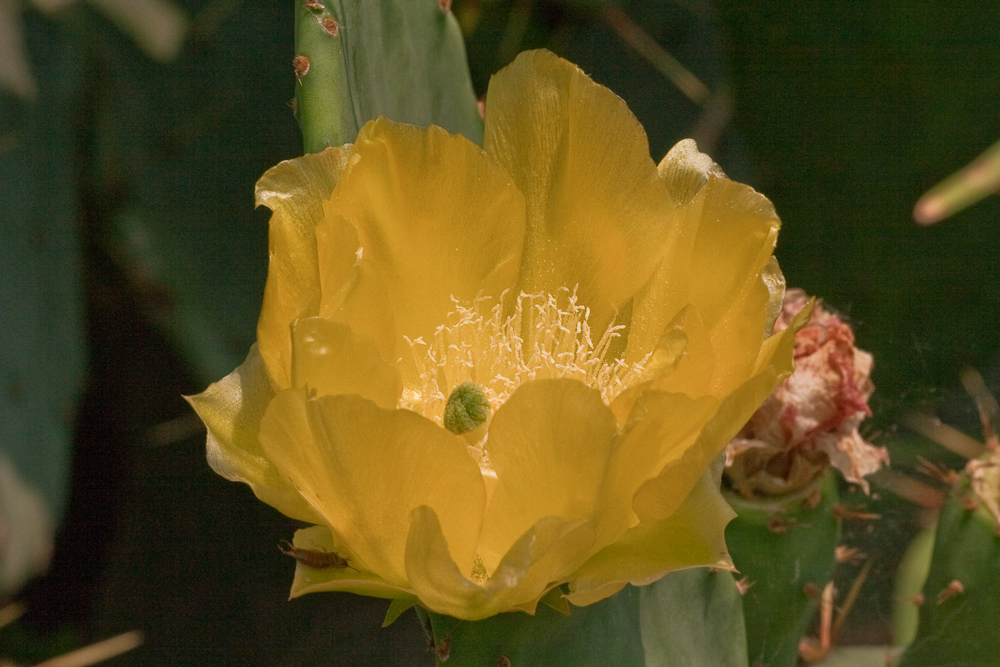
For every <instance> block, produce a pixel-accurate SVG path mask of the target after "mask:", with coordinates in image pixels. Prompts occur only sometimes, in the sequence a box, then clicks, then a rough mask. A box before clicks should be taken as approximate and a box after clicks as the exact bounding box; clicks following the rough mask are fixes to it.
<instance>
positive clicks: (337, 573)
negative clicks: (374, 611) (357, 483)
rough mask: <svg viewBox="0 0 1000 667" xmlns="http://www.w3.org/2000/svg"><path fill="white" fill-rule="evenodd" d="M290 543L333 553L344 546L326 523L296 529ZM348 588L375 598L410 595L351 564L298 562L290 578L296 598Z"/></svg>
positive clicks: (341, 550) (339, 552) (340, 550)
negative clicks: (328, 564) (310, 565)
mask: <svg viewBox="0 0 1000 667" xmlns="http://www.w3.org/2000/svg"><path fill="white" fill-rule="evenodd" d="M292 543H293V544H294V545H295V547H296V548H297V549H310V550H313V551H319V552H325V553H336V554H338V555H341V554H342V553H343V551H344V549H345V547H344V543H343V540H341V539H334V536H333V534H332V533H331V532H330V529H329V528H327V527H326V526H310V527H309V528H302V529H300V530H297V531H295V538H294V539H293V541H292ZM333 591H350V592H351V593H357V594H358V595H370V596H372V597H377V598H393V599H406V598H412V597H413V596H412V594H411V593H410V592H409V591H408V590H407V589H404V588H399V587H397V586H392V585H390V584H388V583H386V582H385V581H383V580H382V579H380V578H379V577H378V576H376V575H374V574H371V573H370V572H361V571H359V570H358V569H357V568H356V567H354V564H353V563H349V566H348V567H345V568H332V567H324V568H312V567H307V566H305V565H303V564H302V563H299V562H297V563H296V564H295V578H294V579H293V580H292V592H291V597H293V598H297V597H299V596H300V595H305V594H307V593H319V592H333Z"/></svg>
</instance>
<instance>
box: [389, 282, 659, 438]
mask: <svg viewBox="0 0 1000 667" xmlns="http://www.w3.org/2000/svg"><path fill="white" fill-rule="evenodd" d="M489 301H490V299H488V298H481V299H477V300H476V301H475V302H473V303H472V304H471V305H466V304H461V303H458V302H457V301H456V302H455V309H454V310H453V311H452V312H451V313H450V314H449V315H448V318H447V321H446V322H445V323H444V324H442V325H441V326H439V327H438V328H437V330H436V331H435V332H434V336H433V339H432V340H431V341H430V342H427V341H424V340H423V339H422V338H417V339H416V340H410V339H408V338H407V339H406V342H407V343H408V344H409V346H410V351H411V354H412V355H413V361H414V364H415V366H416V369H417V372H418V375H419V384H418V385H417V386H408V387H406V388H405V389H404V391H403V397H402V401H401V405H400V407H402V408H407V409H410V410H413V411H415V412H418V413H420V414H422V415H424V416H425V417H427V418H428V419H433V420H434V421H436V422H438V423H441V415H442V414H443V411H444V406H445V402H446V401H447V398H448V396H449V395H450V393H451V391H452V389H454V388H455V387H456V386H458V385H459V384H461V383H463V382H474V383H475V384H476V385H478V386H479V387H480V388H481V389H482V390H483V392H484V393H485V394H486V397H487V398H488V399H489V402H490V408H491V412H492V413H494V414H495V413H496V411H497V409H499V408H500V406H501V405H503V403H504V402H505V401H506V400H507V399H508V398H509V397H510V395H511V394H512V393H514V390H515V389H517V387H519V386H520V385H521V384H522V383H524V382H528V381H530V380H538V379H545V378H571V379H575V380H579V381H581V382H583V383H585V384H586V385H588V386H590V387H593V388H594V389H597V390H598V391H600V392H601V398H602V399H603V400H604V402H605V403H606V404H608V403H610V402H611V401H612V400H614V398H615V397H616V396H618V394H619V393H621V392H622V390H624V389H625V388H626V387H628V386H629V385H630V384H633V383H635V382H636V381H637V380H638V379H639V377H640V375H641V374H642V369H643V366H644V364H643V363H641V362H640V363H634V364H627V363H625V362H624V361H622V360H621V359H615V358H611V359H608V358H606V357H607V356H608V350H609V349H610V347H611V344H612V343H613V342H614V340H615V339H616V338H617V337H618V336H620V335H621V330H622V329H623V328H624V327H622V326H620V325H619V326H611V327H608V329H607V330H605V331H604V333H603V334H602V335H601V337H600V339H599V340H598V341H597V343H596V344H595V343H594V340H593V337H592V335H591V330H590V326H589V324H588V322H587V318H588V317H589V315H590V311H589V309H588V308H586V307H585V306H582V305H580V304H579V303H578V300H577V296H576V292H575V290H573V291H570V290H569V289H566V288H562V289H560V290H558V291H557V292H556V293H555V294H525V293H523V292H522V293H521V294H520V295H519V296H518V297H517V299H516V301H515V303H514V304H513V309H512V312H511V313H510V314H509V315H506V316H505V315H504V310H505V308H504V305H505V303H506V302H507V294H506V293H505V294H504V295H502V296H501V297H500V300H499V303H496V304H494V305H493V306H492V307H490V306H489V305H488V302H489Z"/></svg>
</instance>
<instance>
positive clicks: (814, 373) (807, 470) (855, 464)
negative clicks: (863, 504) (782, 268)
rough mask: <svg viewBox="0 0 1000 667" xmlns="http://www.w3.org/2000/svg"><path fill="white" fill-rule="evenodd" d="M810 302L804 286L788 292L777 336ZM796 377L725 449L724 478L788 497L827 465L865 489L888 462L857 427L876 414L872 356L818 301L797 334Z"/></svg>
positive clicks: (752, 492)
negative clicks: (870, 477)
mask: <svg viewBox="0 0 1000 667" xmlns="http://www.w3.org/2000/svg"><path fill="white" fill-rule="evenodd" d="M808 302H809V297H808V296H807V295H806V293H805V292H804V291H802V290H800V289H790V290H788V291H787V292H786V293H785V299H784V303H783V305H782V311H781V314H780V315H779V317H778V320H777V322H776V323H775V327H774V330H775V332H778V331H782V330H784V329H785V328H786V327H787V326H788V324H789V322H791V321H792V318H794V317H795V315H796V314H797V313H799V311H801V310H802V309H803V308H804V307H805V306H806V304H807V303H808ZM793 354H794V358H795V372H794V373H793V374H792V375H791V376H790V377H789V378H788V379H787V380H785V382H784V383H782V384H781V386H779V387H778V388H777V389H776V390H775V391H774V393H773V394H771V396H770V397H769V398H768V399H767V400H766V401H764V404H763V405H761V407H760V408H759V409H758V410H757V412H756V413H754V415H753V417H751V419H750V421H749V422H748V423H747V425H746V426H745V427H744V428H743V430H742V431H741V432H740V434H739V436H737V437H736V438H734V439H733V440H732V442H730V443H729V446H728V447H727V449H726V475H727V477H728V478H729V480H730V482H731V483H732V485H733V487H734V488H735V489H736V490H737V491H739V492H740V493H741V494H743V495H745V496H748V497H749V496H759V495H783V494H786V493H791V492H793V491H796V490H799V489H801V488H803V487H805V486H806V485H808V484H809V483H810V482H811V481H812V480H814V479H816V478H817V477H819V476H820V475H821V474H822V473H823V471H825V470H826V468H827V467H828V466H829V465H832V466H833V467H835V468H836V469H837V470H839V471H840V472H841V474H843V476H844V478H845V479H846V480H847V481H849V482H852V483H854V484H858V485H859V486H861V487H862V488H863V489H864V490H865V491H866V492H867V491H868V482H867V481H866V480H865V477H866V476H867V475H870V474H871V473H873V472H875V471H876V470H878V469H879V468H880V467H881V466H882V465H883V464H887V463H888V462H889V453H888V452H887V451H886V450H885V448H884V447H875V446H873V445H871V444H869V443H868V442H866V441H865V439H864V438H863V437H862V436H861V434H860V433H859V432H858V427H859V426H860V425H861V422H862V421H863V420H864V418H865V417H867V416H870V415H871V409H870V408H869V407H868V399H869V397H870V396H871V395H872V392H873V391H874V389H875V386H874V385H873V384H872V382H871V378H870V375H871V371H872V366H873V359H872V355H871V354H869V353H868V352H865V351H864V350H860V349H858V348H857V347H855V345H854V332H853V331H852V330H851V327H850V326H849V325H847V324H845V323H844V322H843V321H841V319H840V318H839V317H838V316H837V315H835V314H834V313H831V312H829V311H828V310H826V309H824V308H823V307H822V305H820V304H818V303H817V304H816V306H815V308H814V309H813V314H812V319H811V320H810V321H809V323H808V324H807V325H806V326H805V327H803V328H802V329H801V330H800V331H799V332H798V334H796V337H795V351H794V353H793Z"/></svg>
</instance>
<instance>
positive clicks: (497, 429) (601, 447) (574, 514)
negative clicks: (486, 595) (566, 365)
mask: <svg viewBox="0 0 1000 667" xmlns="http://www.w3.org/2000/svg"><path fill="white" fill-rule="evenodd" d="M616 432H617V425H616V423H615V418H614V415H613V414H612V413H611V411H610V410H609V409H608V408H607V406H605V405H604V403H603V402H602V400H601V396H600V393H599V392H598V391H596V390H595V389H591V388H589V387H587V386H586V385H584V384H583V383H582V382H578V381H576V380H565V379H557V380H536V381H533V382H527V383H525V384H523V385H521V386H520V387H518V388H517V390H516V391H515V392H514V394H513V395H512V396H511V397H510V398H509V399H508V400H507V402H506V403H504V404H503V406H501V407H500V409H499V410H497V412H496V415H495V416H494V417H493V421H492V422H491V423H490V427H489V434H488V436H487V440H486V445H485V448H486V451H487V453H488V454H489V458H490V462H491V464H492V466H493V469H494V471H495V472H496V476H497V483H496V488H495V490H494V491H493V495H492V497H491V499H490V505H489V509H488V510H487V513H486V520H485V523H484V528H483V539H482V542H481V544H480V555H481V556H482V559H483V562H484V563H485V565H486V569H487V571H492V570H493V569H494V568H495V567H497V564H498V563H499V562H500V559H501V558H503V556H504V555H505V554H506V553H507V551H508V549H510V547H511V545H513V544H514V543H515V542H516V541H517V540H518V539H520V538H521V536H522V535H524V533H526V532H527V531H528V530H529V529H530V528H531V527H532V526H534V525H535V524H536V523H537V522H538V521H539V520H540V519H542V518H543V517H547V516H557V517H562V518H563V519H584V520H588V521H592V522H595V523H596V520H597V518H598V517H599V516H600V515H601V514H602V512H603V508H602V507H601V505H600V498H601V491H602V489H603V487H604V478H605V475H606V474H607V469H608V462H609V460H610V458H611V456H612V454H613V452H614V447H615V442H616V438H615V436H616ZM626 527H627V526H624V525H622V526H620V528H619V532H620V531H623V530H624V529H625V528H626Z"/></svg>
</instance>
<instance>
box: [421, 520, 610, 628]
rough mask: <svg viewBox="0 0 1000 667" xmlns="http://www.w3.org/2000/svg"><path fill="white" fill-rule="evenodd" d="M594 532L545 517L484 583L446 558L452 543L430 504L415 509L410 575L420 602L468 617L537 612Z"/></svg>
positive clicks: (586, 547) (583, 523)
mask: <svg viewBox="0 0 1000 667" xmlns="http://www.w3.org/2000/svg"><path fill="white" fill-rule="evenodd" d="M593 544H594V533H593V530H592V529H591V527H590V524H589V523H588V522H587V521H580V520H577V521H565V520H563V519H560V518H558V517H545V518H544V519H542V520H541V521H539V522H538V523H537V524H535V525H534V526H532V527H531V529H530V530H528V531H527V532H526V533H525V534H524V535H523V536H521V538H520V539H519V540H517V541H516V542H515V543H514V544H513V545H512V547H511V549H510V551H509V552H508V553H507V555H506V556H505V557H504V559H503V560H502V561H501V562H500V565H499V567H498V568H497V569H496V571H494V572H493V574H492V576H491V577H490V579H489V580H488V581H487V582H485V583H484V584H483V585H482V586H480V585H476V584H475V583H473V582H471V581H469V580H468V579H467V578H466V577H464V576H463V575H462V573H461V572H460V571H459V569H458V567H457V566H456V565H455V564H454V563H453V562H451V560H450V559H449V557H448V547H449V544H448V543H447V542H446V541H445V539H444V536H443V535H442V534H441V529H440V524H439V523H438V520H437V515H436V514H435V513H434V511H433V510H431V509H430V508H429V507H419V508H417V510H415V511H414V513H413V524H412V526H411V528H410V536H409V540H408V544H407V553H406V557H407V561H406V564H407V570H406V571H407V575H408V576H409V578H410V582H411V585H412V587H413V592H414V593H415V594H416V595H417V596H418V597H419V598H420V602H421V604H423V605H424V606H425V607H427V608H428V609H431V610H433V611H436V612H439V613H442V614H448V615H449V616H454V617H456V618H462V619H465V620H479V619H482V618H486V617H488V616H492V615H494V614H498V613H500V612H503V611H511V610H513V609H519V610H521V611H525V612H528V613H529V614H533V613H535V608H536V607H537V605H538V602H539V601H540V600H541V599H542V598H543V597H545V595H546V594H547V593H548V592H549V591H550V590H552V589H553V588H554V587H555V586H557V585H559V584H560V583H562V582H563V581H565V579H566V577H567V576H568V574H569V573H570V572H572V571H573V569H575V568H576V567H577V566H578V565H579V564H580V563H581V562H582V561H583V558H581V557H580V554H587V553H589V552H590V550H591V548H592V547H593Z"/></svg>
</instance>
